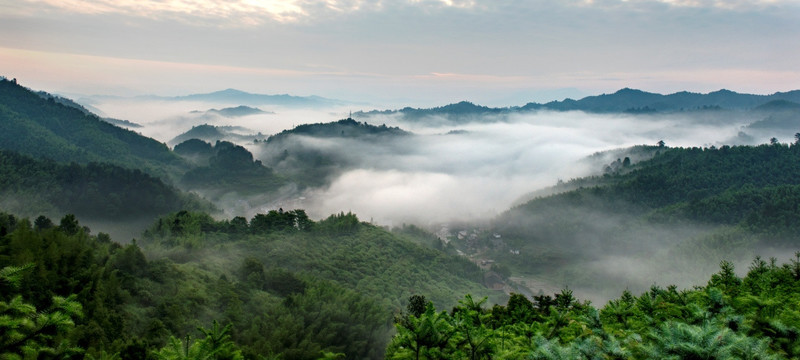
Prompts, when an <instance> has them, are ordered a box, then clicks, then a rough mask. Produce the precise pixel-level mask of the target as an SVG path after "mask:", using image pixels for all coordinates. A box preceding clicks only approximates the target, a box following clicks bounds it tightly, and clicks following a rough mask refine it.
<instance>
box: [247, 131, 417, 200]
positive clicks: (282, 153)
mask: <svg viewBox="0 0 800 360" xmlns="http://www.w3.org/2000/svg"><path fill="white" fill-rule="evenodd" d="M413 136H414V135H413V134H412V133H410V132H407V131H405V130H402V129H400V128H397V127H388V126H386V125H380V126H376V125H371V124H367V123H366V122H358V121H355V120H353V119H352V118H347V119H343V120H339V121H336V122H330V123H317V124H304V125H298V126H296V127H295V128H293V129H289V130H284V131H282V132H280V133H278V134H275V135H272V136H270V137H269V138H267V139H266V140H265V141H258V142H256V145H257V146H258V153H259V154H260V159H261V160H262V161H263V162H264V165H266V166H268V167H270V168H272V169H275V171H276V172H277V173H280V174H282V175H284V176H286V177H287V178H288V179H291V180H292V181H293V182H295V183H296V184H297V185H299V186H300V187H305V186H323V185H326V184H328V183H329V181H330V180H332V179H333V178H335V176H337V175H339V174H341V173H342V172H343V171H346V170H348V169H351V168H353V167H355V166H360V165H361V164H362V163H363V161H364V154H369V153H370V151H386V149H385V147H386V146H391V145H397V146H396V147H395V150H396V149H399V148H401V147H403V144H402V143H403V142H404V141H405V140H409V139H410V138H411V137H413ZM352 149H359V151H353V150H352ZM380 149H383V150H380Z"/></svg>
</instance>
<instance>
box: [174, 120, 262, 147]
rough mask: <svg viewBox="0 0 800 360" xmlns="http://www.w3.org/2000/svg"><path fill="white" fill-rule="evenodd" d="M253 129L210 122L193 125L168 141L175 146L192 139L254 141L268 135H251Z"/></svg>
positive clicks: (212, 141)
mask: <svg viewBox="0 0 800 360" xmlns="http://www.w3.org/2000/svg"><path fill="white" fill-rule="evenodd" d="M250 132H251V131H250V130H248V129H246V128H243V127H240V126H214V125H209V124H203V125H197V126H192V128H191V129H189V130H188V131H186V132H185V133H183V134H180V135H178V136H176V137H174V138H173V139H172V140H170V141H169V142H167V144H169V145H170V146H175V145H177V144H180V143H182V142H185V141H187V140H190V139H198V140H203V141H206V142H210V143H215V142H217V141H220V140H223V141H234V142H237V143H243V142H248V143H250V142H253V141H254V140H263V139H264V138H265V137H266V136H264V135H261V134H258V135H249V133H250Z"/></svg>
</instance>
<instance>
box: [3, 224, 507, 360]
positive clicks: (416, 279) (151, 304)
mask: <svg viewBox="0 0 800 360" xmlns="http://www.w3.org/2000/svg"><path fill="white" fill-rule="evenodd" d="M137 244H138V245H137ZM8 267H11V268H8ZM0 269H3V271H0V286H2V288H3V290H4V291H2V292H0V304H6V302H7V301H8V302H10V300H11V298H12V297H13V296H15V295H20V296H21V298H19V299H17V300H16V302H15V303H13V304H12V306H16V305H19V304H20V302H27V303H29V304H31V305H32V306H35V309H43V310H44V309H50V308H51V307H53V306H58V305H57V304H65V303H66V304H72V305H71V308H72V309H76V308H77V309H79V310H78V311H77V312H76V311H72V312H70V313H68V314H66V315H65V316H66V317H67V319H69V320H72V319H73V318H70V317H69V315H70V314H75V313H78V312H81V311H80V309H81V308H82V309H83V311H82V313H83V316H75V317H74V323H72V324H70V325H66V324H65V325H64V326H61V327H59V328H58V333H59V334H62V336H59V337H58V338H52V337H44V338H39V337H36V338H35V339H37V340H39V341H40V342H41V343H43V345H44V344H54V343H55V344H58V343H61V344H69V345H72V346H63V347H57V348H56V349H54V350H52V351H53V353H55V355H60V356H65V354H68V353H70V352H72V353H78V354H80V353H83V352H85V354H87V355H92V356H94V357H97V356H100V355H102V354H107V355H109V354H125V355H119V356H120V357H127V356H131V357H137V358H145V357H150V356H155V353H156V352H159V351H161V352H165V351H169V349H170V347H171V346H173V345H174V343H175V342H176V341H178V342H180V341H190V343H183V344H185V345H186V346H187V347H189V346H190V345H192V349H193V350H192V351H197V350H198V349H195V348H194V344H197V343H198V342H199V341H201V340H202V339H204V338H205V337H206V334H204V333H198V330H197V329H198V327H200V328H203V329H208V330H212V331H213V332H214V333H215V334H217V335H215V336H218V335H221V334H220V332H219V331H220V330H222V328H223V327H225V326H226V325H228V326H230V328H227V330H226V331H227V337H225V339H226V341H230V342H231V345H230V346H233V347H234V348H233V349H230V348H229V349H228V350H230V351H232V352H237V351H238V352H239V354H240V355H239V356H241V355H244V356H245V357H246V358H248V359H249V358H252V359H255V358H259V357H276V356H281V357H284V358H291V359H317V358H319V357H320V356H321V355H322V352H323V351H324V352H330V353H343V354H346V356H345V357H344V358H347V359H364V358H370V359H378V358H382V357H383V353H384V351H385V348H386V344H387V343H388V342H389V339H390V336H391V333H390V332H391V322H392V319H393V316H394V315H395V314H397V313H399V312H400V310H401V309H402V308H403V307H405V303H406V299H407V298H408V297H409V296H410V295H411V294H415V293H418V292H421V293H426V294H429V295H428V296H429V298H432V299H435V300H436V301H437V304H442V305H443V306H450V305H455V304H456V303H457V300H458V298H457V297H456V296H455V295H454V292H455V293H465V292H469V293H473V294H476V295H478V296H484V295H489V293H490V292H489V291H488V290H487V289H486V288H485V287H484V286H483V285H482V284H481V282H482V279H483V276H482V271H481V270H480V269H479V268H478V267H476V266H475V265H474V264H472V263H470V262H469V261H467V260H465V259H463V258H460V257H454V256H450V255H446V254H445V253H442V252H439V251H436V250H432V249H429V248H424V247H421V246H419V245H416V244H414V243H413V242H410V241H407V240H405V239H403V238H401V237H399V236H397V235H394V234H392V233H390V232H387V231H385V230H383V229H381V228H378V227H375V226H373V225H370V224H367V223H362V222H360V221H359V220H358V219H357V218H356V217H355V215H352V214H339V215H332V216H330V217H329V218H328V219H325V220H322V221H319V222H314V221H311V220H309V219H308V218H307V217H306V216H305V212H304V211H302V210H292V211H282V210H279V211H271V212H269V213H267V214H260V215H257V216H255V217H254V218H252V219H251V220H247V219H245V218H234V219H230V220H223V221H216V220H213V219H212V218H211V217H210V216H208V215H206V214H203V213H190V212H185V211H184V212H178V213H174V214H172V215H170V216H167V217H164V218H162V219H160V220H159V221H157V222H156V223H154V224H153V226H152V227H151V228H150V229H149V230H148V231H147V232H146V233H145V235H144V238H143V239H142V240H141V241H139V242H137V243H134V244H131V245H127V246H124V247H123V246H120V245H118V244H116V243H113V242H111V241H110V239H109V237H108V235H106V234H103V233H98V234H97V235H91V234H89V233H88V232H86V230H85V229H82V227H81V226H80V223H79V222H78V220H77V219H75V218H74V217H72V216H65V217H64V218H62V219H61V221H60V222H59V223H58V224H54V221H51V220H49V219H47V218H40V219H37V220H36V221H35V224H32V223H31V221H30V220H28V219H20V218H17V217H15V216H13V215H10V214H6V213H0ZM7 274H12V275H13V276H16V279H17V280H16V281H13V282H12V281H9V282H6V280H7V279H6V278H4V277H5V276H6V275H7ZM14 283H16V284H17V285H16V286H14V285H13V284H14ZM9 284H11V285H9ZM72 294H74V295H72ZM70 295H72V296H70ZM54 296H60V297H61V299H67V300H58V298H54ZM53 299H57V303H56V305H53ZM493 299H495V300H497V301H504V298H503V296H502V295H494V296H493ZM60 309H61V308H58V307H56V308H55V309H53V310H52V312H56V311H62V310H60ZM3 311H5V310H3ZM4 315H6V314H4ZM8 315H9V316H8V317H7V318H8V319H11V318H15V317H14V316H16V313H14V314H8ZM215 322H217V323H218V325H219V328H215V327H217V325H215ZM4 324H5V323H4V322H2V321H0V328H3V326H5V325H4ZM25 330H26V329H25V328H20V329H18V331H20V332H22V333H23V334H24V331H25ZM53 333H55V330H54V332H53ZM195 334H199V335H201V337H200V338H198V340H197V341H194V340H189V339H191V338H193V337H194V335H195ZM32 338H34V337H33V336H32ZM218 340H219V339H218ZM75 345H77V346H79V348H77V350H76V348H75V347H74V346H75ZM178 348H182V345H179V346H178ZM6 349H7V348H3V350H2V351H3V352H2V353H0V354H3V355H5V352H6V351H8V350H6ZM234 358H236V357H234ZM238 359H241V357H238Z"/></svg>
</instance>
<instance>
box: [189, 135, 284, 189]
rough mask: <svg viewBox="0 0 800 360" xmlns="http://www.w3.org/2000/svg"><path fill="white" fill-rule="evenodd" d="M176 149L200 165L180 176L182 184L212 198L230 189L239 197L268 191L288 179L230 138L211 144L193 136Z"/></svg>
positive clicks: (276, 187)
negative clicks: (256, 158)
mask: <svg viewBox="0 0 800 360" xmlns="http://www.w3.org/2000/svg"><path fill="white" fill-rule="evenodd" d="M175 152H176V153H178V154H180V155H181V156H184V157H186V158H187V159H188V160H190V161H191V162H193V163H195V164H196V165H198V166H197V167H196V168H194V169H191V170H189V171H187V172H186V173H185V174H184V175H183V176H182V177H181V180H180V184H181V185H182V186H183V187H184V188H187V189H191V190H194V191H197V190H202V191H203V193H204V194H205V195H206V196H208V197H211V198H212V199H218V198H219V197H220V196H221V195H224V194H227V193H231V192H234V193H235V194H236V196H237V197H240V196H246V195H254V194H261V195H266V194H269V193H270V192H272V191H276V190H278V188H279V187H280V186H281V185H284V184H285V182H286V181H285V179H284V178H283V177H282V176H278V175H277V174H275V173H274V172H273V171H272V169H270V168H268V167H266V166H264V165H263V164H262V163H261V161H260V160H254V159H253V154H252V153H250V151H248V150H247V149H245V148H244V147H242V146H239V145H235V144H233V143H231V142H227V141H217V142H216V143H215V144H214V145H213V146H212V145H211V144H209V143H206V142H204V141H202V140H198V139H190V140H187V141H185V142H182V143H180V144H178V145H175Z"/></svg>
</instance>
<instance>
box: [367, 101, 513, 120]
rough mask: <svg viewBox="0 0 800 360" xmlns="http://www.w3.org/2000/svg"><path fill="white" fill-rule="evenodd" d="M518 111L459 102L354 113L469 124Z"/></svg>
mask: <svg viewBox="0 0 800 360" xmlns="http://www.w3.org/2000/svg"><path fill="white" fill-rule="evenodd" d="M516 111H518V109H517V108H490V107H487V106H481V105H475V104H473V103H471V102H469V101H461V102H459V103H455V104H449V105H445V106H440V107H435V108H430V109H415V108H411V107H405V108H403V109H400V110H384V111H377V110H373V111H369V112H362V111H359V112H356V113H355V115H356V116H367V117H369V116H376V115H393V114H400V115H402V116H403V118H404V119H406V120H408V121H417V120H419V119H422V118H425V117H442V118H443V120H445V121H452V122H469V121H494V119H485V117H486V116H498V115H504V114H508V113H512V112H516Z"/></svg>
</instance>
